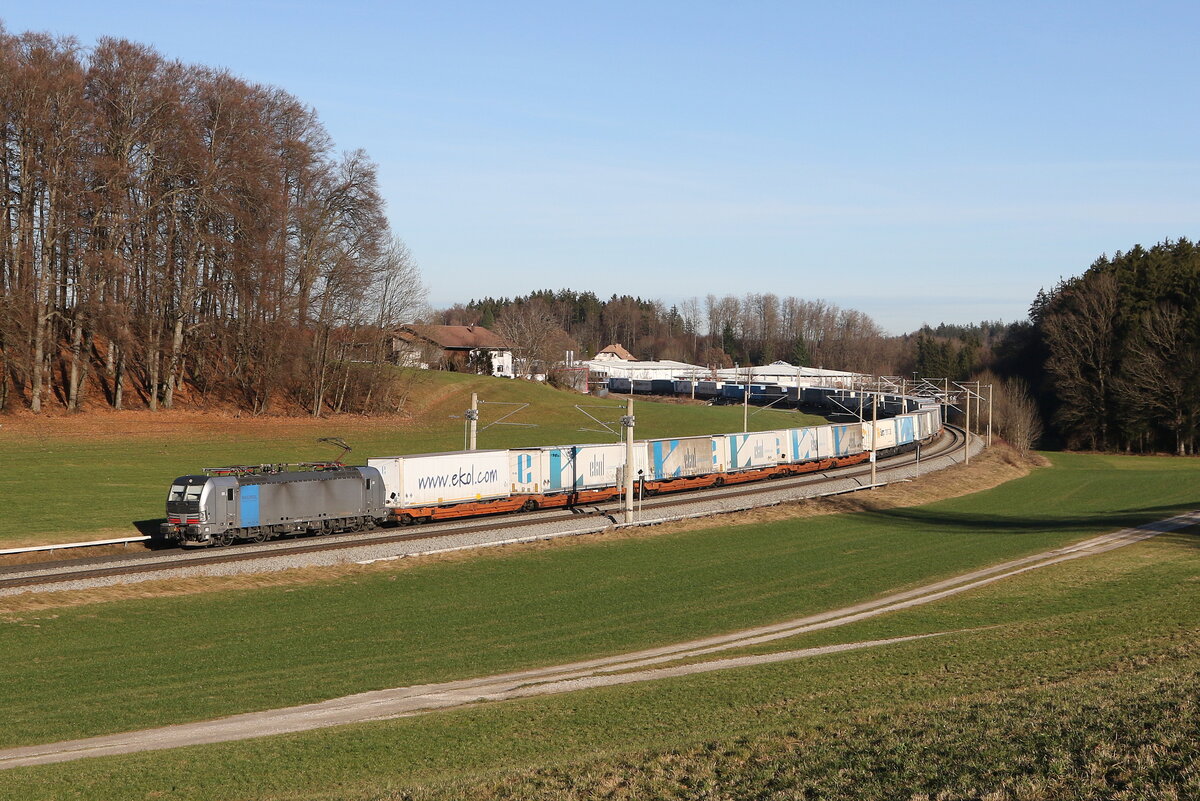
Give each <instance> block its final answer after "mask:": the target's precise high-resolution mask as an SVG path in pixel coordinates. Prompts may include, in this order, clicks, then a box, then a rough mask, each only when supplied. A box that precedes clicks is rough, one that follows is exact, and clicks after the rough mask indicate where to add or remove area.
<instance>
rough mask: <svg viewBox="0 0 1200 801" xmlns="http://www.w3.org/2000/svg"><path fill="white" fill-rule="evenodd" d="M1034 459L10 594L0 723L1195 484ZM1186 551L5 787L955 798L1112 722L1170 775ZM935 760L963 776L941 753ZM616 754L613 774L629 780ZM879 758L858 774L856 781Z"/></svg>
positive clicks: (1112, 506) (26, 738)
mask: <svg viewBox="0 0 1200 801" xmlns="http://www.w3.org/2000/svg"><path fill="white" fill-rule="evenodd" d="M1053 458H1054V462H1055V468H1054V469H1051V470H1041V471H1037V472H1036V473H1034V474H1033V475H1031V476H1029V477H1027V478H1025V479H1022V480H1019V481H1015V482H1011V483H1009V484H1007V485H1004V486H1002V487H999V488H996V489H994V490H991V491H988V492H985V493H980V494H978V495H974V496H969V497H964V498H959V499H955V500H951V501H944V502H941V503H938V504H933V505H930V506H926V507H921V508H916V509H907V510H904V509H901V510H893V511H891V512H887V513H878V514H874V515H854V516H842V517H833V518H816V519H807V520H795V521H786V522H781V523H775V524H771V525H763V526H747V527H740V528H726V529H715V530H707V531H697V532H687V533H682V534H673V535H667V536H661V537H655V538H646V539H627V540H613V541H604V542H590V543H589V542H580V543H575V544H573V545H570V546H567V547H556V548H550V549H545V550H539V551H514V552H510V553H493V554H487V555H482V556H480V557H479V558H477V559H474V560H472V561H470V562H466V563H459V564H426V565H415V566H412V567H409V568H408V569H402V570H398V571H397V572H395V573H392V574H378V575H363V576H359V577H357V578H355V579H352V580H343V581H338V582H332V583H323V584H314V585H311V586H301V587H293V588H288V589H266V590H259V591H253V592H252V591H246V592H242V593H226V594H220V595H216V594H214V595H200V596H192V597H185V598H168V599H158V600H147V601H136V602H119V603H106V604H95V605H91V606H84V607H77V608H64V609H60V610H55V611H53V612H43V613H38V614H8V615H4V618H3V619H4V622H3V624H0V625H2V626H3V628H2V629H0V631H2V632H3V634H2V635H0V686H6V687H12V688H16V687H20V688H22V691H21V692H19V693H18V692H10V693H6V694H5V695H4V696H3V697H0V720H4V721H5V725H4V726H3V727H0V737H2V743H3V745H15V744H21V743H32V742H41V741H51V740H56V739H64V738H68V737H77V736H84V735H89V734H96V733H101V732H110V731H120V730H125V729H131V728H137V727H143V726H149V725H156V724H162V723H168V722H176V721H181V720H190V719H201V718H209V717H215V716H219V715H222V714H228V713H231V712H237V711H245V710H248V709H258V708H270V707H275V706H283V705H288V704H294V703H301V702H305V701H311V700H316V699H319V698H327V697H333V696H338V695H342V694H346V693H350V692H355V691H359V690H365V689H371V688H378V687H387V686H398V685H403V684H410V683H416V682H424V681H430V680H437V679H445V678H459V677H466V676H474V675H483V674H487V673H492V672H497V671H501V670H506V669H511V668H518V667H525V666H533V665H540V664H551V663H556V662H561V661H566V660H569V659H574V658H578V657H584V656H589V655H596V654H607V653H615V652H621V651H625V650H631V649H634V648H638V647H642V646H647V645H653V644H659V643H664V642H672V641H677V640H682V639H685V638H688V637H693V636H699V635H703V634H710V633H715V632H721V631H728V630H731V629H736V628H741V627H744V626H749V625H754V624H759V623H766V622H769V621H773V620H780V619H787V618H791V617H795V616H798V615H800V614H803V613H806V612H812V611H818V610H822V609H828V608H832V607H836V606H840V605H843V604H845V603H849V602H852V601H856V600H861V599H865V598H869V597H874V596H878V595H880V594H883V593H885V592H888V591H892V590H895V589H897V588H901V587H906V586H912V585H915V584H918V583H925V582H927V581H929V580H931V579H934V578H937V577H940V576H945V575H948V574H956V573H960V572H963V571H965V570H968V569H970V568H972V567H977V566H981V565H985V564H991V563H995V562H998V561H1001V560H1003V559H1006V558H1009V557H1012V556H1016V555H1020V554H1025V553H1031V552H1036V551H1040V550H1044V549H1045V548H1047V547H1051V546H1054V545H1058V544H1061V543H1065V542H1068V541H1072V540H1076V539H1080V538H1082V537H1084V536H1086V535H1089V534H1092V533H1097V532H1102V531H1107V530H1112V529H1115V528H1119V527H1122V526H1126V525H1131V524H1135V523H1138V522H1143V521H1146V520H1151V519H1157V518H1161V517H1165V516H1167V515H1168V514H1170V513H1172V512H1173V511H1175V510H1179V509H1184V508H1193V507H1195V506H1196V505H1197V501H1198V500H1200V465H1197V464H1196V463H1195V462H1194V461H1187V460H1177V459H1155V458H1121V457H1097V456H1069V455H1064V456H1055V457H1053ZM1196 547H1197V541H1196V537H1195V535H1194V534H1193V535H1174V536H1170V537H1165V538H1159V539H1157V540H1154V541H1152V542H1150V543H1147V544H1144V545H1139V546H1133V547H1132V548H1129V549H1124V550H1122V551H1118V552H1115V553H1113V554H1110V555H1105V556H1100V557H1094V558H1091V559H1088V560H1085V561H1083V562H1080V563H1075V564H1071V565H1063V566H1058V567H1054V568H1050V569H1047V570H1044V571H1039V572H1038V573H1036V574H1031V575H1030V576H1027V577H1022V578H1020V579H1013V580H1009V581H1006V582H1003V583H1001V584H999V585H995V586H993V587H989V588H987V589H984V590H979V591H975V592H973V593H970V594H969V595H966V596H962V597H959V598H955V599H952V600H948V601H944V602H941V603H938V604H936V605H933V606H928V607H923V608H921V609H916V610H911V611H909V612H905V613H901V614H894V615H889V616H887V617H884V618H879V619H876V620H874V621H870V622H864V623H860V624H856V625H855V626H853V627H846V628H843V629H838V630H836V631H829V632H823V633H820V634H814V635H808V636H806V637H804V638H799V639H798V640H797V641H793V642H786V643H782V644H780V645H778V646H777V647H778V649H784V648H788V647H793V646H796V645H809V644H815V643H823V642H838V641H854V640H859V639H869V638H874V637H891V636H897V635H898V634H904V633H910V632H926V631H942V630H948V629H953V630H957V629H963V628H977V627H980V626H996V625H999V626H1001V628H999V629H988V630H983V631H974V632H967V633H962V634H957V635H954V636H953V637H952V638H946V639H938V640H928V641H922V642H916V643H908V644H904V645H896V646H889V647H888V648H887V649H886V650H876V651H870V652H857V653H853V654H843V655H838V656H833V657H823V658H820V659H815V660H811V661H806V662H803V663H792V664H780V665H773V666H768V667H760V668H749V669H744V670H739V671H732V672H726V673H722V674H713V675H708V676H696V677H690V678H686V679H675V680H669V681H664V682H659V683H655V684H653V685H639V686H632V687H624V688H610V689H606V690H596V691H589V692H586V693H577V694H572V695H570V696H565V697H561V698H546V699H539V700H530V701H523V702H516V703H506V704H499V705H493V706H486V707H481V708H478V709H468V710H461V711H456V712H450V713H444V714H438V715H435V716H430V717H425V718H418V719H410V720H404V721H397V722H393V723H386V724H377V725H370V726H356V727H349V728H345V729H336V730H330V731H325V732H317V733H311V734H306V735H298V736H293V737H284V738H273V739H269V740H264V741H261V742H254V743H240V744H235V745H229V746H214V747H208V748H204V749H184V750H180V751H177V752H170V753H162V754H151V755H143V756H137V757H129V758H122V759H106V760H100V761H88V762H82V763H78V764H70V765H64V766H59V767H46V768H37V769H23V770H19V771H15V772H12V773H6V774H5V776H4V778H5V781H4V782H3V783H0V784H2V785H3V789H0V794H5V793H7V795H5V796H4V797H12V798H72V797H81V798H109V797H134V796H142V795H146V794H150V793H154V794H155V797H166V798H206V797H212V798H225V797H288V798H291V797H298V796H302V797H310V796H311V797H318V798H336V799H352V798H353V799H358V798H391V797H396V798H403V797H410V796H409V795H405V794H403V793H399V791H397V793H399V794H395V795H389V793H390V792H391V791H392V790H393V789H394V788H407V789H406V790H405V791H404V792H405V793H408V792H409V791H413V792H417V790H416V789H414V788H421V787H424V788H425V789H421V790H419V792H417V794H418V796H419V797H420V796H424V795H427V794H431V797H485V796H488V795H494V796H496V797H513V798H517V797H534V796H539V794H540V796H541V797H547V798H551V797H561V796H563V795H569V793H570V792H573V791H572V790H571V788H572V787H573V786H574V787H577V788H578V789H580V791H581V792H583V794H584V795H601V794H602V791H604V790H605V788H607V789H608V790H613V789H614V788H616V789H619V790H620V792H619V793H618V794H617V795H616V796H615V797H621V798H626V797H627V798H635V797H664V798H666V797H692V796H694V795H697V794H699V792H698V789H697V788H692V789H694V790H697V791H696V792H691V791H689V790H688V788H687V787H685V786H683V785H679V784H678V783H679V782H682V781H684V778H683V776H684V774H685V773H687V772H697V775H699V776H700V777H702V780H704V779H703V777H704V776H708V779H707V781H709V782H710V783H711V782H717V783H718V784H720V783H721V782H728V783H729V786H731V787H735V788H740V789H738V791H737V793H736V794H735V795H737V796H739V797H740V795H754V794H756V793H759V794H763V795H764V796H765V795H767V794H768V793H767V790H769V789H770V788H771V787H775V786H776V784H772V782H779V784H778V786H779V787H782V788H788V787H791V788H796V787H808V786H810V784H809V783H810V782H811V783H813V784H812V785H811V786H813V787H819V788H824V789H823V790H822V792H825V793H827V794H828V793H835V792H836V791H837V788H838V787H839V786H841V788H842V791H843V792H845V791H846V787H848V786H849V785H845V784H842V785H839V784H838V783H839V782H843V783H844V782H846V781H849V780H850V779H851V778H853V777H858V779H856V781H857V780H861V781H863V782H867V783H866V784H864V785H862V786H863V787H868V788H871V787H873V788H875V789H874V790H872V792H873V793H874V794H875V795H874V797H892V796H899V797H904V798H907V797H909V795H908V793H896V792H894V791H893V792H891V793H888V792H885V791H884V790H883V789H881V788H886V787H888V786H891V787H893V790H894V788H895V787H896V786H904V787H911V788H914V789H913V792H917V791H920V792H933V791H935V790H936V789H938V788H939V787H952V788H956V789H955V792H957V793H958V794H959V795H958V796H950V797H974V795H973V793H972V792H970V791H969V790H970V788H971V787H976V788H977V789H978V788H982V789H980V790H979V792H980V793H982V792H984V791H990V790H991V789H995V788H997V787H1000V786H1001V785H1000V784H998V783H1002V782H1003V781H1007V779H1005V778H1004V777H1006V776H1010V775H1024V773H1029V775H1030V776H1032V777H1034V778H1031V779H1030V781H1034V779H1036V781H1038V782H1051V784H1049V785H1045V786H1053V784H1052V783H1053V782H1054V781H1064V782H1068V783H1074V784H1078V783H1079V782H1081V781H1084V778H1086V776H1090V775H1091V774H1090V773H1089V771H1092V770H1093V769H1094V767H1095V765H1096V764H1099V763H1096V762H1094V759H1093V758H1100V757H1097V755H1096V754H1093V753H1092V750H1089V749H1093V750H1094V748H1099V747H1100V745H1103V744H1104V743H1106V742H1108V740H1106V739H1105V737H1106V736H1107V735H1106V734H1105V732H1108V731H1115V730H1116V729H1122V730H1123V727H1126V723H1129V725H1131V726H1133V727H1134V729H1133V732H1134V734H1144V735H1145V736H1146V737H1148V738H1150V746H1147V747H1151V746H1153V747H1154V748H1157V749H1159V750H1157V751H1154V752H1153V753H1152V754H1150V755H1148V756H1147V755H1144V756H1145V759H1148V760H1150V762H1151V763H1153V764H1154V765H1155V766H1156V767H1154V768H1153V769H1152V770H1151V769H1150V768H1146V770H1150V771H1151V774H1153V776H1157V775H1158V773H1162V772H1163V771H1166V773H1164V774H1163V775H1164V776H1166V778H1164V779H1163V780H1164V781H1167V780H1170V781H1176V779H1174V778H1171V777H1170V775H1169V774H1170V770H1171V768H1170V766H1171V765H1172V764H1174V763H1173V762H1171V760H1173V759H1178V758H1179V754H1186V753H1194V750H1193V751H1191V752H1187V751H1179V750H1178V749H1175V750H1174V751H1172V750H1171V749H1170V748H1168V747H1167V746H1168V745H1170V743H1171V742H1174V741H1173V740H1171V738H1173V737H1177V736H1178V735H1179V734H1180V732H1185V733H1186V732H1187V731H1192V729H1188V728H1187V727H1188V726H1192V727H1193V728H1194V725H1195V706H1194V700H1195V687H1196V682H1195V678H1194V676H1195V669H1196V667H1197V666H1198V665H1197V664H1196V657H1195V656H1194V654H1195V652H1196V651H1195V645H1196V644H1197V639H1198V638H1197V633H1196V632H1197V629H1198V628H1200V626H1198V624H1200V612H1198V611H1197V609H1196V607H1195V605H1194V604H1191V603H1189V602H1187V601H1186V600H1184V599H1185V598H1186V597H1187V595H1188V592H1189V591H1190V592H1191V593H1192V594H1194V587H1195V586H1196V585H1197V581H1200V576H1198V575H1197V574H1198V573H1200V560H1198V559H1197V551H1196ZM700 610H702V612H701V611H700ZM83 676H86V681H83V680H81V677H83ZM1189 694H1190V695H1189ZM1189 699H1191V701H1190V702H1191V703H1192V706H1191V707H1188V706H1187V704H1188V703H1189ZM1189 709H1190V710H1191V711H1190V712H1189V711H1188V710H1189ZM1041 714H1046V715H1049V716H1051V718H1050V721H1049V723H1048V724H1047V725H1048V726H1049V728H1047V729H1045V731H1044V732H1041V731H1040V730H1039V729H1038V728H1037V726H1036V725H1035V724H1036V723H1037V720H1038V715H1041ZM1113 715H1125V716H1126V717H1125V718H1118V719H1117V720H1122V721H1125V722H1124V723H1114V722H1113V721H1112V720H1110V718H1112V716H1113ZM1093 718H1095V719H1096V720H1099V721H1108V723H1106V724H1105V725H1106V726H1107V727H1108V728H1104V727H1103V726H1101V727H1100V728H1099V729H1098V730H1097V733H1096V734H1094V735H1092V734H1088V735H1087V736H1084V735H1083V734H1082V733H1080V734H1079V736H1078V737H1076V738H1075V739H1074V740H1072V739H1071V738H1070V737H1066V736H1065V735H1063V734H1062V732H1063V731H1066V730H1069V729H1070V725H1071V723H1072V721H1075V722H1077V723H1080V724H1082V722H1086V721H1090V720H1092V719H1093ZM881 721H885V722H887V724H888V725H887V726H885V728H884V730H883V731H880V722H881ZM1143 724H1145V725H1143ZM1089 725H1090V724H1089ZM985 731H987V732H995V736H994V737H993V736H990V735H989V736H987V737H984V736H983V735H982V734H981V732H985ZM1088 737H1091V738H1092V739H1088ZM1035 746H1036V747H1037V748H1041V749H1044V750H1045V752H1046V753H1052V752H1053V753H1057V752H1054V749H1056V748H1057V749H1059V751H1061V754H1059V756H1058V758H1059V759H1060V761H1061V760H1066V762H1065V763H1063V764H1062V765H1060V769H1055V770H1057V773H1053V775H1051V773H1046V770H1051V768H1046V770H1043V771H1042V773H1038V772H1037V770H1034V768H1035V767H1036V766H1033V765H1027V764H1025V762H1023V761H1022V760H1025V759H1027V757H1026V756H1022V754H1024V753H1025V751H1023V750H1022V749H1023V748H1027V747H1029V748H1032V747H1035ZM1192 747H1193V749H1194V745H1193V746H1192ZM938 754H943V755H944V756H937V755H938ZM972 754H977V756H974V757H973V756H972ZM960 755H961V756H962V758H961V759H960V758H959V756H960ZM935 757H936V758H935ZM1151 757H1152V758H1151ZM931 760H932V761H931ZM1155 760H1157V761H1155ZM1055 764H1057V763H1055ZM1147 764H1150V763H1147ZM932 765H952V766H953V769H954V771H957V772H956V773H955V774H954V775H953V776H950V777H947V776H946V775H943V774H937V775H934V774H933V773H931V771H933V770H934V768H933V767H931V766H932ZM534 766H539V767H541V768H544V769H542V770H534ZM672 766H674V768H673V767H672ZM989 766H990V767H989ZM1051 767H1053V766H1051ZM685 768H686V770H685ZM1038 770H1041V769H1040V768H1039V769H1038ZM1127 770H1128V771H1132V772H1133V773H1137V772H1138V770H1140V768H1137V767H1136V766H1134V767H1127ZM989 771H990V772H989ZM1155 771H1157V772H1158V773H1155ZM622 774H628V775H629V776H630V777H632V778H631V780H630V782H628V783H626V784H621V782H620V781H618V779H617V777H619V776H620V775H622ZM1035 774H1036V775H1035ZM872 775H877V776H879V777H880V778H877V779H874V780H871V781H874V782H875V784H874V785H872V784H870V781H868V779H869V777H870V776H872ZM1153 776H1152V777H1153ZM772 777H774V778H772ZM1107 777H1108V774H1107V773H1103V774H1101V779H1103V780H1104V781H1106V782H1107V781H1109V778H1107ZM764 781H765V782H766V783H767V784H766V785H765V788H764V787H760V784H761V782H764ZM1193 781H1194V778H1193ZM897 782H900V783H901V784H900V785H897ZM947 782H949V783H948V784H947ZM972 782H977V784H972ZM673 783H674V784H673ZM889 783H890V784H889ZM1038 786H1043V785H1038ZM1073 786H1074V785H1073ZM1080 786H1082V785H1080ZM755 788H758V789H755ZM922 788H926V789H922ZM635 790H637V792H635ZM868 795H871V793H864V794H863V796H864V797H865V796H868ZM783 797H786V796H783ZM1031 797H1037V795H1036V793H1035V794H1033V795H1032V796H1031ZM1044 797H1060V796H1059V795H1052V796H1044ZM1079 797H1089V796H1088V794H1087V793H1080V794H1079ZM1144 797H1152V794H1151V795H1144Z"/></svg>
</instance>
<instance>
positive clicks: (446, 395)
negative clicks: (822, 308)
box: [0, 371, 825, 544]
mask: <svg viewBox="0 0 1200 801" xmlns="http://www.w3.org/2000/svg"><path fill="white" fill-rule="evenodd" d="M407 375H408V379H407V380H408V381H410V382H411V384H412V393H411V395H410V398H409V402H408V406H407V409H408V411H409V413H410V414H411V415H412V419H411V420H410V421H407V422H405V421H398V420H388V419H365V418H359V417H348V416H347V417H335V418H331V419H328V420H325V421H319V422H313V421H310V420H307V419H300V420H296V419H279V420H274V421H272V422H271V423H270V425H269V427H268V426H266V425H264V423H263V421H262V420H256V419H252V418H246V419H236V418H230V419H225V418H217V417H214V418H212V419H209V420H199V421H196V422H195V423H194V424H193V425H192V426H191V427H189V428H186V429H184V430H182V431H175V432H172V433H170V434H162V433H155V432H153V431H148V430H146V425H145V421H146V420H147V419H148V417H147V416H146V415H142V416H140V417H138V418H130V422H129V423H128V427H127V429H126V430H124V431H118V432H116V433H112V434H108V435H102V436H86V437H84V436H80V435H79V434H78V433H77V432H78V430H79V419H78V418H76V419H72V420H71V421H69V422H68V423H67V424H66V425H64V426H60V425H59V423H58V421H55V420H53V419H48V420H46V421H45V422H44V423H41V424H39V425H37V426H36V428H35V430H34V431H32V432H30V433H20V434H14V433H11V430H12V429H13V426H11V425H9V426H5V427H4V428H0V464H2V465H4V466H5V467H6V468H7V469H5V470H3V471H0V544H2V543H4V542H5V541H6V540H7V541H9V542H17V541H19V542H22V543H35V542H36V543H41V542H47V543H48V542H65V541H71V540H80V539H88V538H91V537H93V536H94V535H97V534H102V535H103V536H105V537H118V536H134V535H136V534H137V533H138V532H137V530H136V528H135V526H134V523H135V522H136V521H146V523H145V525H144V526H143V527H144V528H146V530H147V531H149V530H152V529H155V528H156V526H155V525H153V524H151V521H157V520H158V519H161V518H162V517H163V514H164V503H165V499H166V491H167V487H168V486H169V484H170V482H171V480H172V479H173V478H175V477H176V476H179V475H183V474H185V473H197V472H200V470H201V469H203V468H204V467H212V466H217V465H225V464H258V463H264V462H267V463H269V462H299V461H313V460H317V459H325V458H331V457H333V456H335V455H337V453H338V451H337V449H336V448H333V447H331V446H329V445H322V444H318V443H317V442H316V439H317V438H318V437H323V436H340V437H343V438H344V439H346V440H347V441H348V442H349V443H350V444H351V446H353V448H354V451H353V453H352V454H351V455H350V457H349V460H348V461H350V463H352V464H363V463H365V461H366V459H367V458H368V457H369V456H385V455H394V454H400V453H431V452H438V451H447V450H458V449H461V448H462V447H463V420H462V419H461V418H462V414H463V411H464V410H465V409H466V408H467V407H468V406H469V403H470V393H472V392H477V393H478V394H479V396H480V397H481V398H482V399H483V400H484V401H485V403H484V404H483V406H482V407H481V408H482V413H481V423H480V428H481V429H483V428H484V427H485V426H487V425H488V424H489V423H492V422H494V421H496V420H497V419H499V418H500V417H501V416H502V415H503V414H505V413H507V412H508V411H511V410H512V409H514V408H516V407H514V406H504V405H501V404H502V403H529V404H530V407H529V408H527V409H525V410H523V411H521V412H520V413H518V414H517V415H514V416H513V417H512V418H510V421H512V422H522V423H534V424H536V425H535V426H534V427H517V426H507V425H496V426H492V427H490V428H486V430H482V431H481V433H480V434H479V438H478V445H479V447H481V448H510V447H519V446H528V445H553V444H571V443H582V442H615V441H617V440H616V437H615V436H613V435H608V434H605V433H597V432H596V431H587V430H581V429H598V426H597V425H596V424H595V423H594V422H592V421H591V420H589V419H588V418H587V417H585V416H584V415H583V414H582V413H581V412H579V411H578V410H577V409H576V408H575V406H576V404H579V405H587V406H589V407H590V406H601V407H606V408H589V411H590V412H591V413H592V414H593V415H595V416H596V417H599V418H600V419H602V420H609V421H612V420H615V419H616V418H617V417H619V416H620V415H621V414H623V413H624V412H623V409H624V399H623V398H615V397H612V398H608V399H600V398H595V397H588V396H584V395H580V394H578V393H574V392H566V391H561V390H557V389H554V388H552V387H549V386H545V385H540V384H532V383H530V382H527V381H510V380H505V379H499V378H485V377H482V376H473V375H464V374H461V373H439V372H418V371H408V373H407ZM487 402H493V403H494V404H495V405H489V404H488V403H487ZM618 406H620V409H618V408H617V407H618ZM634 409H635V415H636V417H637V436H638V437H639V438H640V439H652V438H655V437H666V436H686V435H696V434H711V433H718V432H725V431H740V430H741V427H742V409H741V408H740V407H729V406H720V407H718V406H704V405H690V404H679V403H662V402H653V401H644V400H638V401H636V402H635V406H634ZM751 411H752V412H754V411H756V410H753V409H752V410H751ZM451 415H456V416H457V418H455V417H452V416H451ZM167 419H170V418H169V417H167ZM84 422H85V423H86V418H85V419H84ZM823 422H825V421H824V420H823V419H821V418H819V417H814V416H813V415H808V414H800V413H797V412H788V411H779V410H775V409H767V410H763V411H761V412H759V413H757V414H755V415H754V416H752V417H751V418H750V420H749V423H750V428H751V429H752V430H756V431H759V430H766V429H771V428H794V427H798V426H804V425H813V424H817V423H823ZM26 427H27V426H23V427H22V431H24V428H26ZM60 428H61V430H60ZM613 428H617V429H619V426H617V425H614V426H613Z"/></svg>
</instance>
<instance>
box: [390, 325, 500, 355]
mask: <svg viewBox="0 0 1200 801" xmlns="http://www.w3.org/2000/svg"><path fill="white" fill-rule="evenodd" d="M406 334H407V335H408V336H405V335H406ZM398 335H399V336H400V338H401V339H407V340H409V341H411V340H412V339H424V340H427V341H429V342H432V343H433V344H435V345H437V346H438V347H441V348H446V349H447V350H474V349H476V348H484V349H490V350H508V349H509V348H511V347H512V346H511V345H509V344H508V343H507V342H505V341H504V339H503V338H501V337H500V336H498V335H497V334H495V333H493V332H491V331H489V330H488V329H486V328H484V327H483V326H481V325H406V326H404V327H403V328H401V329H400V331H399V332H398Z"/></svg>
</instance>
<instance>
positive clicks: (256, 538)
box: [250, 526, 270, 542]
mask: <svg viewBox="0 0 1200 801" xmlns="http://www.w3.org/2000/svg"><path fill="white" fill-rule="evenodd" d="M269 535H270V532H268V531H267V529H266V527H265V526H259V527H258V528H256V529H254V535H253V536H251V537H250V541H251V542H266V541H267V537H268V536H269Z"/></svg>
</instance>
